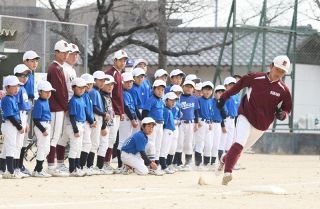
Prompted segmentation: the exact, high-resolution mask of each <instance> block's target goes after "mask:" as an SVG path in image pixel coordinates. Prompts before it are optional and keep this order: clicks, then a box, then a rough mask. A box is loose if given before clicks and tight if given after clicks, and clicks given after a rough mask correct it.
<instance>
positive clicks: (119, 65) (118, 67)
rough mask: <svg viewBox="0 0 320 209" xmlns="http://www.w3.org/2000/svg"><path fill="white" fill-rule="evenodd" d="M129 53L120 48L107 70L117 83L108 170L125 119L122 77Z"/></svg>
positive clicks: (107, 156) (113, 92) (106, 162)
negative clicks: (121, 122) (122, 121)
mask: <svg viewBox="0 0 320 209" xmlns="http://www.w3.org/2000/svg"><path fill="white" fill-rule="evenodd" d="M127 59H128V55H127V53H126V52H125V51H123V50H119V51H117V52H115V54H114V65H113V66H112V67H111V68H110V69H108V70H106V71H105V73H106V74H109V75H111V76H113V77H114V80H115V82H116V83H115V84H114V88H113V90H112V107H113V111H114V113H115V117H114V119H113V126H111V127H110V135H109V147H108V150H107V153H106V156H105V168H104V169H108V170H113V168H112V167H111V166H110V161H111V156H112V148H113V145H114V143H115V141H116V138H117V132H118V130H119V126H120V120H124V104H123V91H122V78H121V71H122V70H123V69H124V68H125V66H126V61H127Z"/></svg>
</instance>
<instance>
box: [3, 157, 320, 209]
mask: <svg viewBox="0 0 320 209" xmlns="http://www.w3.org/2000/svg"><path fill="white" fill-rule="evenodd" d="M240 163H241V167H242V168H243V169H241V170H237V171H234V175H233V177H234V179H233V181H232V182H230V184H229V185H228V186H222V185H221V176H216V175H215V174H214V172H212V171H210V172H209V171H192V172H179V173H175V174H173V175H164V176H160V177H158V176H137V175H135V174H131V175H111V176H91V177H82V178H79V177H78V178H76V177H72V178H71V177H69V178H49V179H40V178H28V179H18V180H7V179H0V194H1V195H0V208H5V209H9V208H23V209H27V208H41V209H47V208H48V209H49V208H64V209H73V208H77V209H84V208H85V209H89V208H95V209H100V208H101V209H102V208H112V209H117V208H119V209H120V208H121V209H124V208H130V209H136V208H139V209H151V208H173V209H175V208H183V209H187V208H201V209H202V208H203V209H205V208H225V209H233V208H234V209H242V208H254V209H270V208H272V209H286V208H290V209H298V208H299V209H300V208H301V209H302V208H306V209H319V208H320V156H303V155H299V156H288V155H260V154H254V155H250V154H244V155H243V156H242V158H241V159H240ZM33 166H34V165H33V164H32V163H31V164H30V165H28V167H29V168H31V167H33ZM200 176H201V178H202V180H203V182H204V183H206V184H207V185H199V184H198V180H199V178H200Z"/></svg>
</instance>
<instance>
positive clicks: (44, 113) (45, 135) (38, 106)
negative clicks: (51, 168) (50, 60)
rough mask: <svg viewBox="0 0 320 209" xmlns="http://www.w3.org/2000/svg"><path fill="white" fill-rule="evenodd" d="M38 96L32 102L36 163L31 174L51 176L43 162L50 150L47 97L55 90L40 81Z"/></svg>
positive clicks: (49, 119) (43, 176)
mask: <svg viewBox="0 0 320 209" xmlns="http://www.w3.org/2000/svg"><path fill="white" fill-rule="evenodd" d="M37 89H38V93H39V98H38V99H37V100H36V101H35V103H34V108H33V111H32V119H33V122H34V125H35V127H34V133H35V135H36V137H37V156H36V160H37V164H36V166H35V168H34V171H33V173H32V176H34V177H40V178H48V177H51V175H50V174H48V173H47V172H46V170H44V169H43V162H44V160H45V159H46V157H47V155H48V154H49V151H50V132H51V125H50V122H51V112H50V107H49V98H50V96H51V91H55V89H53V88H52V86H51V84H50V83H49V82H48V81H40V82H39V83H38V86H37Z"/></svg>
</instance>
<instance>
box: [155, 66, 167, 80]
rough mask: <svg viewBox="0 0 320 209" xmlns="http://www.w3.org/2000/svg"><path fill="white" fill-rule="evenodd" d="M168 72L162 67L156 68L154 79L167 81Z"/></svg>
mask: <svg viewBox="0 0 320 209" xmlns="http://www.w3.org/2000/svg"><path fill="white" fill-rule="evenodd" d="M168 75H169V74H168V72H167V71H166V70H164V69H158V70H156V72H155V73H154V79H155V80H163V81H164V82H165V83H167V80H168Z"/></svg>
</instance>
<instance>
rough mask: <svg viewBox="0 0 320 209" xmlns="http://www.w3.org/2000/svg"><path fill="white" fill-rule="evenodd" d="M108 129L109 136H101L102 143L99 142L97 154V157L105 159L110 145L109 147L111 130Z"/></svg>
mask: <svg viewBox="0 0 320 209" xmlns="http://www.w3.org/2000/svg"><path fill="white" fill-rule="evenodd" d="M106 129H107V135H105V136H102V135H101V134H100V141H99V147H98V152H97V155H98V156H102V157H104V156H105V155H106V152H107V149H108V145H109V137H110V136H109V133H110V128H109V127H108V126H107V127H106Z"/></svg>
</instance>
